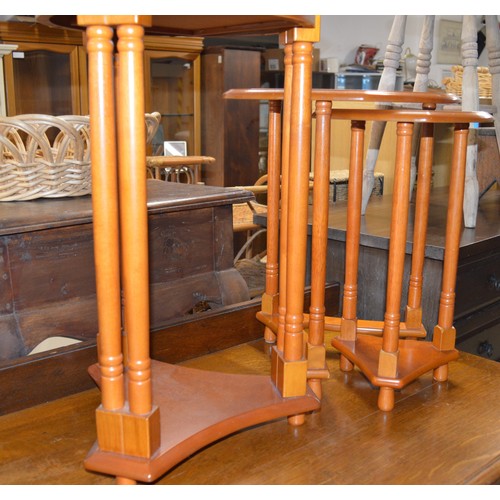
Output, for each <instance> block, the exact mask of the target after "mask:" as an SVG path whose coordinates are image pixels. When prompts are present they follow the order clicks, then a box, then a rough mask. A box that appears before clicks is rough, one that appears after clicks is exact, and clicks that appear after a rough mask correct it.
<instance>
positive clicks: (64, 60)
mask: <svg viewBox="0 0 500 500" xmlns="http://www.w3.org/2000/svg"><path fill="white" fill-rule="evenodd" d="M5 72H6V82H7V112H8V114H9V115H10V116H13V115H20V114H25V113H28V114H29V113H44V114H49V115H69V114H79V113H80V103H79V83H78V50H77V48H76V47H74V46H64V45H60V46H56V45H54V44H47V45H45V46H44V44H19V46H18V49H17V50H15V51H14V52H13V53H12V54H10V55H9V56H7V57H6V58H5Z"/></svg>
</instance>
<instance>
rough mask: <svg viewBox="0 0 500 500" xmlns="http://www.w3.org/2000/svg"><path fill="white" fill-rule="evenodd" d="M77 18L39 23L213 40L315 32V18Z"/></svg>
mask: <svg viewBox="0 0 500 500" xmlns="http://www.w3.org/2000/svg"><path fill="white" fill-rule="evenodd" d="M76 17H77V16H75V15H52V16H50V15H44V16H37V19H38V21H39V22H41V23H44V24H48V25H54V26H60V27H67V28H68V27H71V28H75V29H81V26H80V25H81V24H84V25H86V24H93V20H95V19H97V20H98V22H99V23H101V22H103V23H104V24H127V23H131V24H136V23H139V24H144V25H145V26H147V31H148V33H151V34H158V35H181V36H201V37H204V36H209V35H234V34H242V35H244V34H275V33H282V32H284V31H286V30H290V29H297V27H300V26H302V27H305V28H313V27H314V23H315V16H261V15H258V16H255V15H245V16H243V15H224V16H221V15H216V16H176V15H165V14H159V15H153V16H135V15H121V16H117V15H114V16H113V15H112V16H83V17H84V19H83V22H82V23H78V22H77V19H76Z"/></svg>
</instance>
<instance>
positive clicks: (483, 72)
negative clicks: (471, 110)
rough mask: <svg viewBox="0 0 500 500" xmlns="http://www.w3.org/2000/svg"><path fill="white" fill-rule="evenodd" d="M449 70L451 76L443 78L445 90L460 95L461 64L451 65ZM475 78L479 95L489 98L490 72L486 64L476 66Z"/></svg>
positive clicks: (462, 70)
mask: <svg viewBox="0 0 500 500" xmlns="http://www.w3.org/2000/svg"><path fill="white" fill-rule="evenodd" d="M451 71H452V72H453V77H452V78H451V77H448V78H445V79H444V80H443V84H444V86H445V87H446V91H447V92H449V93H451V94H456V95H457V96H459V97H461V96H462V79H463V72H464V68H463V66H458V65H457V66H452V68H451ZM477 80H478V91H479V97H481V98H485V99H491V73H490V70H489V69H488V68H487V67H486V66H478V68H477Z"/></svg>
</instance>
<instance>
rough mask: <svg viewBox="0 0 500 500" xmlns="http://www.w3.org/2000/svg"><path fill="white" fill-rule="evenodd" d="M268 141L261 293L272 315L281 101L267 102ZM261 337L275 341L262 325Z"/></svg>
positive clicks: (275, 288)
mask: <svg viewBox="0 0 500 500" xmlns="http://www.w3.org/2000/svg"><path fill="white" fill-rule="evenodd" d="M268 140H269V147H268V156H267V246H266V248H267V251H266V257H267V260H266V290H265V293H264V294H263V296H262V311H263V312H266V313H268V314H270V315H271V316H273V315H275V314H277V312H278V280H279V273H278V270H279V264H278V254H279V205H280V165H281V101H270V102H269V139H268ZM264 340H265V341H266V342H269V343H273V342H275V341H276V332H273V331H272V329H271V328H270V327H269V326H266V327H265V330H264Z"/></svg>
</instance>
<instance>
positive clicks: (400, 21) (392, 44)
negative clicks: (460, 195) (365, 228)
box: [362, 15, 500, 228]
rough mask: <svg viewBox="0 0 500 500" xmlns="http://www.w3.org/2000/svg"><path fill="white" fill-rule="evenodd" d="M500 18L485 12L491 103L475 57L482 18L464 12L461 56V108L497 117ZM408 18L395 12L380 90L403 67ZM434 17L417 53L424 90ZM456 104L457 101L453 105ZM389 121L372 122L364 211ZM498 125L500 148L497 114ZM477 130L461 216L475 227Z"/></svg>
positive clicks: (417, 85) (499, 131)
mask: <svg viewBox="0 0 500 500" xmlns="http://www.w3.org/2000/svg"><path fill="white" fill-rule="evenodd" d="M497 17H498V16H496V15H494V16H485V24H486V44H487V49H488V59H489V64H490V67H491V73H492V93H491V96H492V106H487V107H485V106H480V101H479V89H478V75H477V65H478V62H477V59H478V44H477V34H478V28H479V26H478V24H477V19H478V16H463V26H462V36H461V38H462V58H463V66H464V69H463V84H462V92H461V97H462V102H461V103H460V104H459V108H460V109H462V110H463V111H479V110H480V109H482V110H485V111H489V112H491V113H492V114H493V115H494V116H495V117H496V115H497V113H498V111H499V108H500V71H499V69H498V68H499V67H500V28H499V23H498V18H497ZM406 18H407V16H395V17H394V22H393V25H392V28H391V32H390V34H389V40H388V42H387V47H386V52H385V57H384V70H383V72H382V77H381V79H380V83H379V87H378V89H379V90H380V91H393V90H394V89H395V82H396V70H397V68H398V67H399V63H400V59H401V53H402V47H403V42H404V33H405V29H406ZM434 21H435V16H424V24H423V26H422V33H421V38H420V43H419V52H418V58H417V67H416V73H417V74H416V79H415V82H414V87H413V89H414V91H416V92H425V91H426V90H427V88H428V84H429V71H430V65H431V54H432V49H433V35H434ZM455 106H456V105H454V107H455ZM385 125H386V124H385V123H384V122H377V123H374V124H373V127H372V133H371V136H370V143H369V146H368V150H367V154H366V163H365V171H364V177H363V203H362V213H363V214H364V213H365V212H366V208H367V206H368V202H369V199H370V195H371V193H372V189H373V183H374V175H373V173H374V169H375V165H376V162H377V159H378V153H379V150H380V145H381V142H382V137H383V135H384V131H385ZM493 125H494V127H495V130H496V137H497V144H498V147H499V150H500V119H498V118H495V121H494V124H493ZM476 134H477V133H476V131H475V130H472V131H471V133H470V135H469V148H468V154H467V169H466V170H467V174H466V184H465V194H464V207H463V217H464V223H465V227H469V228H473V227H475V226H476V217H477V210H478V203H479V198H480V196H481V193H480V191H479V188H478V178H477V169H476V163H477V155H478V144H477V137H476ZM418 137H419V125H418V124H416V127H415V137H414V142H413V149H412V170H411V184H410V194H411V192H412V191H413V185H414V182H415V178H416V171H417V170H416V157H417V150H418Z"/></svg>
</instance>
